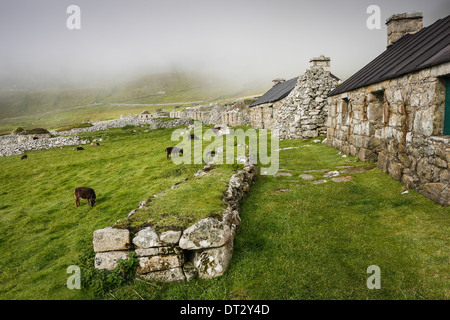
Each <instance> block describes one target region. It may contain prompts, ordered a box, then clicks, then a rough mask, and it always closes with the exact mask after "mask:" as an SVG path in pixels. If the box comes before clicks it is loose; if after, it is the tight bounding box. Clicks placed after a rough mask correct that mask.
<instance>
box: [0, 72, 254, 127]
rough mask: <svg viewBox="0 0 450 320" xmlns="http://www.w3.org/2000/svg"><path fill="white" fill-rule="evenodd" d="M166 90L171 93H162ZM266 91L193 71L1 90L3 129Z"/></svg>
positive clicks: (111, 116) (0, 122)
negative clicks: (110, 81) (101, 84)
mask: <svg viewBox="0 0 450 320" xmlns="http://www.w3.org/2000/svg"><path fill="white" fill-rule="evenodd" d="M160 91H165V94H164V95H162V94H156V93H158V92H160ZM260 92H261V88H256V89H255V88H243V87H242V86H239V87H237V86H233V85H228V84H223V83H220V81H212V80H209V79H205V78H204V76H202V75H199V74H187V73H162V74H152V75H147V76H142V77H139V78H136V79H134V80H130V81H128V82H123V83H118V84H115V85H110V86H106V87H101V88H78V89H75V88H74V89H60V90H57V89H52V90H36V91H31V90H30V91H5V90H0V134H5V133H10V132H11V131H12V130H13V129H14V128H16V127H19V126H20V127H24V128H30V127H44V128H47V129H56V128H59V127H62V126H68V125H72V124H74V123H80V122H82V121H83V120H91V121H99V120H110V119H117V118H119V116H120V115H121V114H130V113H131V114H138V113H140V112H142V111H143V110H148V111H150V112H153V111H155V110H156V109H160V108H163V109H164V108H166V109H168V110H172V109H173V107H174V106H173V105H172V106H132V105H131V104H161V103H163V104H164V103H177V102H179V103H181V102H185V101H215V100H222V99H226V98H236V97H240V96H246V95H251V94H256V93H260ZM94 103H95V104H96V105H93V104H94ZM111 104H122V105H111ZM16 117H20V118H16ZM6 118H11V119H6Z"/></svg>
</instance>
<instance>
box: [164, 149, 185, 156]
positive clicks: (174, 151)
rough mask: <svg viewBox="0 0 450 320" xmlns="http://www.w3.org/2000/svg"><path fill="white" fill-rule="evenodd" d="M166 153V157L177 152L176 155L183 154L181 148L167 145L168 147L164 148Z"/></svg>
mask: <svg viewBox="0 0 450 320" xmlns="http://www.w3.org/2000/svg"><path fill="white" fill-rule="evenodd" d="M166 154H167V159H170V156H171V155H172V154H178V156H179V155H180V154H183V149H179V148H177V147H168V148H166Z"/></svg>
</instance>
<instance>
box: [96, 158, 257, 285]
mask: <svg viewBox="0 0 450 320" xmlns="http://www.w3.org/2000/svg"><path fill="white" fill-rule="evenodd" d="M209 166H210V165H207V166H205V168H204V169H203V170H201V171H202V173H203V174H199V173H198V172H197V173H196V176H200V177H201V176H202V175H204V174H207V173H208V172H209V170H210V167H209ZM255 179H256V168H255V166H254V165H252V164H250V165H247V166H245V167H244V168H243V169H242V170H240V171H238V172H237V173H235V174H233V175H232V176H231V178H230V180H229V184H228V189H227V190H226V191H225V193H224V197H223V200H224V201H225V203H227V208H226V209H225V210H224V212H223V215H222V218H221V219H216V218H212V217H208V218H204V219H202V220H200V221H198V222H196V223H195V224H193V225H191V226H190V227H188V228H186V229H185V230H183V231H173V230H169V231H165V232H162V233H160V234H158V233H157V232H155V230H154V229H153V228H152V227H144V228H142V229H141V230H139V231H138V232H137V233H136V234H134V235H132V234H131V233H130V231H129V230H128V229H117V228H114V227H107V228H104V229H99V230H95V231H94V237H93V247H94V251H95V253H96V255H95V268H97V269H107V270H113V269H114V268H115V267H116V266H117V264H118V262H119V261H120V260H124V259H128V257H127V256H128V253H130V252H131V251H134V252H135V253H136V255H137V256H138V260H139V265H138V268H137V271H136V272H137V274H138V275H139V276H141V277H143V278H145V279H147V280H155V281H164V282H183V281H189V280H192V279H194V278H195V277H199V278H214V277H218V276H221V275H223V274H224V272H225V271H226V270H227V268H228V266H229V264H230V261H231V257H232V254H233V242H234V237H235V234H236V230H237V228H239V225H240V221H241V219H240V208H239V204H240V202H241V201H242V199H243V198H244V195H245V194H246V193H247V192H249V191H250V185H251V184H252V182H253V181H254V180H255ZM132 213H133V211H132ZM132 213H130V214H132Z"/></svg>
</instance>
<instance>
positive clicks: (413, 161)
mask: <svg viewBox="0 0 450 320" xmlns="http://www.w3.org/2000/svg"><path fill="white" fill-rule="evenodd" d="M449 74H450V63H445V64H441V65H438V66H436V67H432V68H428V69H424V70H422V71H418V72H414V73H410V74H408V75H405V76H402V77H399V78H396V79H392V80H387V81H384V82H381V83H378V84H374V85H372V86H368V87H363V88H360V89H356V90H353V91H350V92H347V93H344V94H341V95H337V96H333V97H330V107H329V108H330V111H329V115H328V133H327V143H328V144H329V145H331V146H333V147H335V148H337V149H340V150H342V151H343V152H344V153H347V154H351V155H352V156H358V157H359V158H360V159H361V160H363V161H377V162H378V167H379V168H380V169H382V170H383V171H385V172H387V173H388V174H389V175H391V176H392V177H393V178H394V179H396V180H399V181H401V182H402V183H403V184H404V185H405V186H407V187H408V188H412V189H416V190H417V191H418V192H419V193H422V194H424V195H425V196H427V197H428V198H430V199H432V200H434V201H435V202H437V203H439V204H441V205H450V173H449V170H450V136H444V135H443V125H444V109H445V79H444V78H443V77H445V76H448V75H449Z"/></svg>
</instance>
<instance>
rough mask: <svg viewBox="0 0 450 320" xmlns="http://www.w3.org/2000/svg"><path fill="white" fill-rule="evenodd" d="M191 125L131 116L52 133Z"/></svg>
mask: <svg viewBox="0 0 450 320" xmlns="http://www.w3.org/2000/svg"><path fill="white" fill-rule="evenodd" d="M190 123H192V120H189V119H174V120H171V121H159V120H157V118H156V119H155V118H153V119H143V118H140V117H139V116H132V115H129V116H121V117H120V119H115V120H108V121H97V122H92V127H86V128H75V129H71V130H65V131H60V132H56V131H52V132H51V133H52V135H54V136H68V135H74V134H79V133H82V132H95V131H102V130H107V129H112V128H122V127H125V126H140V125H148V126H149V129H150V130H155V129H165V128H172V127H178V126H184V125H188V124H190Z"/></svg>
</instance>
